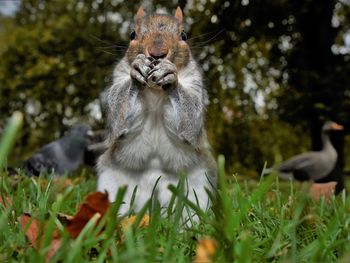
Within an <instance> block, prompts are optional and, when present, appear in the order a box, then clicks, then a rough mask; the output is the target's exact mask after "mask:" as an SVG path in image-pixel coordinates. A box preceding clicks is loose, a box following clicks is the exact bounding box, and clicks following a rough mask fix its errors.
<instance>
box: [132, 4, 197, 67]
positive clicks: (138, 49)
mask: <svg viewBox="0 0 350 263" xmlns="http://www.w3.org/2000/svg"><path fill="white" fill-rule="evenodd" d="M180 11H181V9H180ZM180 11H177V12H176V17H173V16H169V15H159V14H155V15H148V16H145V15H144V13H143V12H142V11H140V10H139V11H138V13H137V15H136V16H135V26H134V30H135V32H136V38H135V39H134V40H131V41H130V43H129V48H128V51H127V56H128V60H129V62H130V63H131V62H132V61H133V60H134V59H135V58H136V56H137V55H138V54H141V53H142V54H145V55H146V56H150V54H155V55H166V58H167V59H169V60H170V61H171V62H173V63H174V64H175V65H176V67H177V68H178V69H181V68H183V67H185V66H186V65H187V64H188V62H189V59H190V56H191V55H190V48H189V46H188V44H187V43H186V42H185V41H183V40H182V39H181V32H182V31H183V30H184V27H183V24H182V22H181V21H182V12H181V15H180V13H179V12H180Z"/></svg>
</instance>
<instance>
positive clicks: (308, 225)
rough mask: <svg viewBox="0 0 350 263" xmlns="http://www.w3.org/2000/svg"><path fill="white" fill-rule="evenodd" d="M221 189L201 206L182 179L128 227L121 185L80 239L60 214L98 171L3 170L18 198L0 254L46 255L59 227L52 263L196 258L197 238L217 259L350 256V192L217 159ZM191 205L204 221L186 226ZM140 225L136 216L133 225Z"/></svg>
mask: <svg viewBox="0 0 350 263" xmlns="http://www.w3.org/2000/svg"><path fill="white" fill-rule="evenodd" d="M19 124H20V120H18V119H16V118H13V119H12V122H10V125H9V127H10V128H8V129H7V130H6V131H5V135H4V136H3V138H2V140H1V142H0V152H1V155H0V165H1V166H2V165H4V164H5V158H6V155H7V154H8V152H9V150H10V148H11V147H10V146H11V145H12V144H13V141H14V140H15V137H16V136H15V135H16V133H17V131H18V127H19V126H20V125H19ZM218 166H219V178H220V180H219V187H218V190H217V192H216V193H211V197H212V201H213V205H212V208H211V210H210V211H208V212H203V211H201V210H200V209H198V207H196V205H195V204H193V203H191V202H189V201H188V200H187V199H186V197H185V196H183V194H182V192H183V191H182V189H183V185H184V180H181V182H180V183H179V185H178V186H172V187H170V190H171V191H172V192H173V197H174V198H173V200H172V202H171V203H170V204H169V209H168V210H167V211H161V209H160V208H159V205H158V204H157V202H156V201H154V200H149V202H148V203H147V205H146V206H145V207H144V209H142V210H141V211H140V212H139V213H138V218H137V220H136V221H138V220H140V219H141V218H142V216H143V215H144V214H145V213H147V214H149V215H150V224H149V226H148V227H146V228H143V229H140V228H137V227H132V228H129V229H128V230H127V231H126V232H123V231H122V230H121V228H120V227H119V225H120V224H119V223H120V220H121V219H120V218H116V216H115V215H116V213H117V211H118V208H119V205H120V201H121V199H122V197H123V190H121V191H120V192H119V193H118V195H117V199H116V200H117V201H116V202H115V204H114V205H113V206H112V208H111V209H110V211H109V213H108V214H107V216H106V217H104V218H103V219H102V220H101V223H100V224H99V225H98V226H97V227H96V224H95V223H96V220H97V218H96V217H94V218H93V219H92V220H90V222H89V223H88V224H87V225H86V227H85V228H84V230H83V231H82V232H81V233H80V235H79V236H78V237H77V238H76V239H75V240H73V239H71V238H69V236H68V234H67V233H66V231H65V229H64V226H63V225H62V223H61V222H60V221H59V220H58V218H57V214H58V213H66V214H71V215H73V214H75V212H76V211H77V206H78V205H79V204H81V203H82V202H83V200H84V197H85V196H86V195H87V194H88V193H90V192H93V191H94V189H95V183H96V182H95V181H96V178H95V174H93V173H89V172H88V173H85V172H84V171H83V172H80V173H79V174H76V175H74V176H73V183H72V184H70V185H67V181H66V180H65V178H61V179H60V180H52V179H50V176H42V177H39V178H28V177H26V176H25V175H23V174H22V175H20V176H18V177H17V178H15V177H9V176H8V174H7V172H5V171H1V170H0V196H1V197H2V199H3V200H6V198H9V199H10V200H12V202H13V203H12V204H7V205H6V206H5V207H4V206H3V205H0V262H18V261H19V262H35V263H39V262H45V259H46V255H47V253H48V250H49V247H50V244H51V242H52V232H53V230H54V228H57V229H58V230H59V232H60V235H61V236H62V245H61V246H60V249H59V250H58V252H57V253H56V254H55V256H54V257H53V258H52V262H89V261H94V262H192V261H193V259H194V257H195V250H196V244H197V241H198V240H200V239H201V238H203V237H208V238H212V239H215V240H216V242H217V251H216V255H215V258H214V259H213V262H308V263H309V262H350V242H349V240H350V235H349V223H350V216H349V215H350V198H349V197H346V196H345V194H343V195H340V196H338V197H336V198H335V197H334V198H333V199H331V200H330V202H329V203H326V202H324V201H323V200H321V201H320V202H315V201H313V200H311V199H310V198H308V196H307V194H306V192H307V190H306V188H307V186H306V185H303V184H293V183H285V182H284V183H281V182H279V180H278V178H276V177H274V176H269V177H267V178H261V179H260V181H252V180H244V179H241V178H238V177H235V176H231V175H227V174H225V171H224V158H223V157H219V159H218ZM183 209H193V210H195V211H197V214H198V217H199V219H200V220H199V222H198V224H197V223H192V224H185V225H184V224H183V222H182V220H181V214H182V211H183ZM24 212H29V213H31V214H32V216H33V217H34V218H37V219H39V220H40V221H41V222H45V223H46V226H45V228H43V229H41V232H42V233H43V235H42V238H41V241H40V245H39V248H37V249H36V248H33V247H32V246H31V245H30V243H29V241H28V240H27V238H26V235H25V230H23V229H22V228H21V226H20V224H19V223H18V217H19V216H20V215H21V214H23V213H24ZM135 225H137V223H136V224H135Z"/></svg>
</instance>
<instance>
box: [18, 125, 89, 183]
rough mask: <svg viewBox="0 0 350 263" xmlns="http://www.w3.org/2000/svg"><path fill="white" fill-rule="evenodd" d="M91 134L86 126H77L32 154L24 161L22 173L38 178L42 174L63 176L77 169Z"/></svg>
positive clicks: (81, 161)
mask: <svg viewBox="0 0 350 263" xmlns="http://www.w3.org/2000/svg"><path fill="white" fill-rule="evenodd" d="M92 134H93V132H92V130H91V127H90V126H88V125H87V124H77V125H75V126H73V127H72V128H71V129H70V130H69V131H68V132H66V134H65V135H64V136H63V137H62V138H60V139H58V140H56V141H53V142H51V143H49V144H47V145H45V146H43V147H42V148H41V149H40V150H38V151H37V152H36V153H34V154H33V155H32V156H31V157H30V158H28V159H27V160H25V161H24V171H25V172H26V173H27V174H28V175H29V176H31V175H34V176H38V175H40V173H42V172H46V173H54V174H57V175H63V174H65V173H70V172H73V171H75V170H76V169H78V168H79V166H80V165H81V164H82V163H83V159H84V151H85V149H86V147H87V145H88V143H89V137H90V136H92Z"/></svg>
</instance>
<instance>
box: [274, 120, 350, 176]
mask: <svg viewBox="0 0 350 263" xmlns="http://www.w3.org/2000/svg"><path fill="white" fill-rule="evenodd" d="M343 129H344V127H343V126H341V125H339V124H337V123H335V122H331V121H329V122H326V123H325V124H324V125H323V126H322V131H321V134H322V143H323V148H322V150H320V151H312V152H306V153H302V154H299V155H296V156H294V157H292V158H290V159H288V160H287V161H285V162H283V163H282V164H281V166H280V167H279V173H280V177H281V178H282V179H296V180H299V181H316V180H319V179H321V178H324V177H326V176H327V175H328V174H329V173H330V172H331V171H332V170H333V169H334V167H335V164H336V162H337V158H338V155H337V152H336V150H335V149H334V147H333V145H332V143H331V141H330V139H329V132H330V131H339V130H343Z"/></svg>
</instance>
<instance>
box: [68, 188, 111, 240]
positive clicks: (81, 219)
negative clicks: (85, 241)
mask: <svg viewBox="0 0 350 263" xmlns="http://www.w3.org/2000/svg"><path fill="white" fill-rule="evenodd" d="M109 207H110V203H109V200H108V194H107V193H101V192H94V193H91V194H89V195H88V196H87V197H86V199H85V202H84V203H83V204H82V205H81V206H80V209H79V211H78V213H77V214H76V215H75V216H74V217H73V218H72V219H71V220H70V221H69V222H68V224H67V227H66V230H67V231H68V233H69V234H70V236H71V237H73V238H76V237H77V236H78V235H79V234H80V232H81V230H82V229H83V228H84V227H85V225H86V224H87V222H89V220H90V219H91V218H92V217H93V216H94V215H95V214H96V213H98V214H100V215H101V218H102V217H103V216H104V214H105V213H106V212H107V210H108V208H109Z"/></svg>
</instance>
